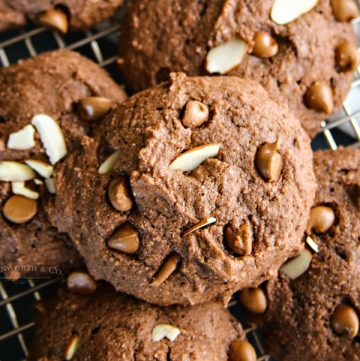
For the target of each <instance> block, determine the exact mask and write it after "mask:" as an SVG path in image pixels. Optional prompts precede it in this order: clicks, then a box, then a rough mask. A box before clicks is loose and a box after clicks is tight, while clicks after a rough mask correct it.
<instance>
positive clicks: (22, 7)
mask: <svg viewBox="0 0 360 361" xmlns="http://www.w3.org/2000/svg"><path fill="white" fill-rule="evenodd" d="M122 3H123V0H100V1H97V0H95V1H94V0H62V1H60V2H59V1H55V0H31V1H24V0H0V31H1V30H5V29H7V28H10V27H18V26H24V25H25V24H26V23H27V21H28V19H30V20H31V21H34V22H37V23H40V24H42V25H46V26H50V27H52V28H54V29H56V30H59V31H61V32H63V33H66V32H67V30H68V28H69V27H71V28H73V29H86V28H89V27H91V26H93V25H96V24H98V23H100V22H101V21H102V20H104V19H106V18H108V17H110V16H111V15H113V14H114V13H115V11H116V10H117V8H118V7H119V6H120V5H121V4H122Z"/></svg>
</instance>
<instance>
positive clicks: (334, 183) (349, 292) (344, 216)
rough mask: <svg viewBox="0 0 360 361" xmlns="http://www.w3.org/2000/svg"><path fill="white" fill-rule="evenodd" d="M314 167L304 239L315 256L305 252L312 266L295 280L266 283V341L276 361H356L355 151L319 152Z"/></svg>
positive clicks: (359, 159)
mask: <svg viewBox="0 0 360 361" xmlns="http://www.w3.org/2000/svg"><path fill="white" fill-rule="evenodd" d="M314 164H315V174H316V175H317V179H318V191H317V194H316V198H315V203H314V207H313V209H312V215H313V217H310V219H311V221H310V222H309V227H308V233H309V234H310V237H311V238H312V239H313V240H314V241H315V243H316V244H317V245H318V248H319V253H315V252H313V251H312V250H311V249H310V248H309V250H310V251H311V253H312V261H311V264H310V267H309V268H308V270H307V271H306V272H305V273H304V274H303V275H301V276H300V277H299V278H297V279H295V280H290V279H289V278H288V277H287V276H286V275H285V274H282V273H280V277H279V279H278V280H275V281H271V282H269V283H268V285H267V287H266V289H265V291H266V294H267V299H268V311H267V313H266V315H265V319H266V320H267V322H268V324H267V325H266V327H265V340H266V344H267V347H268V351H270V353H272V354H273V355H274V356H276V358H277V359H278V360H280V361H285V360H286V361H290V360H291V361H295V360H296V361H298V360H304V361H308V360H319V361H322V360H326V361H345V360H346V361H358V360H360V342H359V340H360V334H359V317H360V284H359V279H360V249H359V237H360V222H359V219H360V218H359V217H360V198H359V197H360V150H359V149H350V148H346V149H339V150H337V151H319V152H316V153H315V160H314ZM319 207H328V208H330V210H329V209H327V208H320V211H319ZM331 211H333V212H334V213H333V214H335V218H333V217H332V215H331ZM315 213H317V217H314V215H315ZM345 305H346V306H345Z"/></svg>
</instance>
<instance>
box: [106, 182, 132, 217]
mask: <svg viewBox="0 0 360 361" xmlns="http://www.w3.org/2000/svg"><path fill="white" fill-rule="evenodd" d="M129 188H130V187H129V184H128V181H127V179H126V177H119V178H116V179H113V180H112V181H111V182H110V184H109V187H108V196H109V200H110V203H111V205H112V206H113V207H114V208H115V209H116V210H117V211H120V212H127V211H130V209H131V208H132V207H133V206H134V203H133V200H132V198H131V194H130V189H129Z"/></svg>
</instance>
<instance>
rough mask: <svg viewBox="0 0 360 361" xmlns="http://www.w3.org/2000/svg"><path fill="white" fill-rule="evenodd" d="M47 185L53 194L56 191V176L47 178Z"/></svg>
mask: <svg viewBox="0 0 360 361" xmlns="http://www.w3.org/2000/svg"><path fill="white" fill-rule="evenodd" d="M45 186H46V189H47V190H48V192H49V193H51V194H55V193H56V188H55V181H54V178H47V179H45Z"/></svg>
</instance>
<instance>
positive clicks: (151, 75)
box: [119, 0, 358, 137]
mask: <svg viewBox="0 0 360 361" xmlns="http://www.w3.org/2000/svg"><path fill="white" fill-rule="evenodd" d="M315 5H316V6H315ZM287 6H288V4H287V1H284V0H216V1H210V2H209V1H192V0H186V1H180V0H171V1H163V0H134V1H131V2H130V4H129V7H128V11H127V16H126V19H125V21H124V26H123V29H122V32H121V36H120V42H119V48H120V59H119V66H120V70H121V72H122V75H123V77H124V79H125V81H126V83H127V85H128V86H129V87H130V88H131V89H133V90H140V89H144V88H146V87H148V86H150V85H154V84H156V83H159V82H162V81H164V80H167V79H168V75H169V73H170V72H171V71H184V72H185V73H187V74H188V75H201V74H206V73H212V74H213V73H221V74H225V73H226V74H229V75H236V76H240V77H245V78H250V79H253V80H256V81H258V82H260V83H261V84H262V85H263V86H264V87H265V88H266V89H267V90H268V92H269V94H270V95H271V96H272V98H273V99H275V100H276V101H279V102H280V103H282V104H287V105H288V106H289V108H290V110H291V111H292V112H293V113H294V114H295V116H296V117H298V118H300V120H301V121H302V124H303V126H304V127H305V129H306V130H307V132H308V133H309V135H310V136H311V137H313V136H314V135H315V134H316V133H317V132H318V130H319V128H320V120H322V119H324V118H325V117H326V116H327V115H329V114H331V113H332V112H334V111H336V110H337V109H338V108H339V107H340V106H341V104H342V102H343V100H344V98H345V96H346V94H347V93H348V91H349V89H350V83H351V79H352V72H353V70H355V68H356V66H357V63H358V54H357V49H356V46H355V35H354V31H353V28H352V25H351V23H350V20H351V19H353V18H354V17H355V16H357V14H358V10H357V6H356V4H355V3H354V2H353V0H331V1H330V0H318V1H317V0H306V1H305V0H304V1H297V2H296V4H295V3H294V4H292V5H291V6H290V7H289V6H288V7H287Z"/></svg>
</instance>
